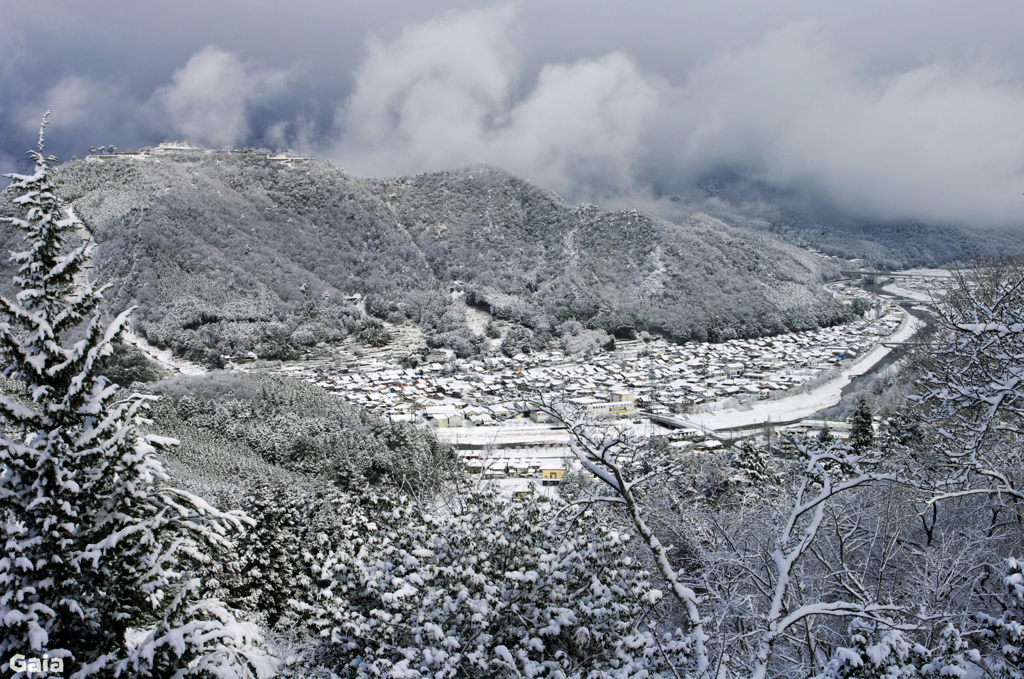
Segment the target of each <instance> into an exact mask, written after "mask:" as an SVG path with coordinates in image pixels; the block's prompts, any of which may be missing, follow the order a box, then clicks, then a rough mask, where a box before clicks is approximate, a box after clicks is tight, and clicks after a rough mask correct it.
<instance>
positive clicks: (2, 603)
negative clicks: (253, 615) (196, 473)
mask: <svg viewBox="0 0 1024 679" xmlns="http://www.w3.org/2000/svg"><path fill="white" fill-rule="evenodd" d="M44 127H45V121H44ZM42 151H43V134H42V129H41V130H40V136H39V147H38V150H37V151H32V152H31V153H30V155H31V157H32V158H33V160H35V163H36V166H35V172H34V173H33V174H31V175H9V176H10V177H11V178H12V179H13V180H14V184H13V185H12V188H11V190H12V191H13V192H15V193H16V196H17V197H16V198H15V199H14V202H15V203H16V204H17V205H18V206H20V207H21V208H22V209H23V211H24V212H23V216H22V217H19V218H13V219H10V220H9V221H10V223H11V224H12V225H13V226H14V227H15V228H17V229H19V230H21V231H22V232H23V233H24V240H25V242H26V246H27V247H26V249H25V250H23V251H21V252H16V253H14V254H13V255H12V259H13V261H14V262H15V264H16V265H17V266H18V275H17V276H16V277H15V279H14V283H15V286H16V287H17V288H18V289H19V291H18V293H17V295H16V297H15V299H13V300H10V299H7V298H3V297H0V308H2V316H0V318H2V319H3V320H2V321H0V348H2V351H3V357H4V359H5V361H6V362H7V364H8V365H7V370H6V373H7V374H8V375H9V376H12V377H14V378H16V379H17V380H18V381H19V382H20V384H21V385H22V387H23V389H22V393H21V396H20V397H18V396H16V395H14V394H9V395H0V521H2V525H3V531H4V536H3V540H4V542H3V547H2V551H0V659H2V660H3V662H4V663H5V664H4V665H2V666H0V667H2V668H3V669H4V670H7V669H9V668H8V665H7V663H9V661H10V659H11V658H12V656H14V655H15V654H21V655H24V656H28V657H37V658H39V657H44V654H45V655H46V656H48V657H49V658H51V659H59V660H60V661H61V665H63V668H64V670H65V671H68V670H70V671H71V675H70V676H74V677H87V676H171V675H172V674H173V675H174V676H180V677H184V676H211V675H215V676H218V677H266V676H270V675H271V674H272V673H273V671H274V667H275V665H276V661H275V660H274V659H273V658H272V657H270V656H269V655H268V654H267V652H266V650H265V648H264V647H263V646H262V642H261V640H260V636H259V633H258V630H257V629H256V627H255V626H253V625H251V624H248V623H240V622H238V621H237V620H236V619H235V618H234V616H233V615H232V613H231V612H230V611H229V610H227V608H225V607H224V606H223V605H221V604H220V602H218V601H216V600H212V599H203V598H201V597H199V596H198V590H199V587H200V582H199V581H198V579H196V578H195V577H194V569H195V568H196V566H197V565H198V564H200V563H202V562H203V561H204V560H205V559H206V557H205V551H206V550H205V545H208V544H211V543H221V544H225V543H227V536H228V534H229V533H230V532H231V531H233V530H235V529H237V528H239V527H241V525H242V522H243V518H242V517H240V516H236V515H233V514H225V513H222V512H220V511H218V510H216V509H214V508H213V507H211V506H210V505H208V504H207V503H205V502H204V501H203V500H202V499H200V498H198V497H195V496H193V495H190V494H189V493H186V492H183V491H179V490H175V489H173V488H169V487H166V486H165V482H166V481H167V476H166V474H165V473H164V472H163V469H162V468H161V465H160V464H159V463H158V462H157V461H156V460H155V458H154V457H153V456H154V453H155V452H156V450H157V449H158V448H159V447H161V446H165V445H168V444H171V443H173V441H171V440H168V439H162V438H160V437H158V436H147V435H143V434H142V433H140V431H139V429H138V426H139V424H140V423H141V422H142V421H143V414H144V411H145V409H146V407H147V397H145V396H142V395H139V394H132V395H130V396H124V395H123V394H121V395H119V394H118V391H117V385H111V384H109V383H108V382H107V380H106V378H104V377H102V376H100V375H98V374H97V370H96V368H97V364H98V362H99V361H100V359H101V358H102V357H103V356H105V355H108V354H109V353H110V351H111V343H112V342H113V341H114V340H115V339H117V337H118V335H119V333H120V332H121V330H122V328H123V326H124V324H125V322H126V320H127V318H128V314H129V313H130V311H131V310H128V311H125V312H123V313H121V314H120V315H119V316H118V317H117V318H115V319H114V320H113V321H112V322H110V323H109V324H107V323H104V322H103V321H102V319H101V316H100V314H99V313H97V311H96V310H97V307H98V305H99V304H100V302H101V300H102V295H101V292H102V291H101V290H96V289H94V288H93V287H92V285H91V284H90V282H89V280H88V278H87V276H86V272H85V270H86V266H87V264H88V262H89V260H90V256H91V249H92V246H91V243H90V242H89V240H88V239H86V241H85V242H82V243H80V244H76V241H78V240H79V238H78V237H77V236H76V234H75V231H76V229H77V228H78V227H80V226H81V224H80V223H79V222H77V220H75V219H74V218H70V217H69V218H65V217H62V210H61V208H60V206H59V205H58V202H57V198H56V196H55V193H54V190H53V185H52V181H51V175H50V173H51V169H50V164H51V163H52V162H53V161H54V158H52V157H50V156H46V155H44V154H43V152H42ZM73 333H78V336H79V337H80V339H78V340H77V341H72V340H71V339H70V337H71V336H72V335H73ZM52 664H53V663H52V662H51V664H50V665H51V667H52ZM65 676H67V675H65Z"/></svg>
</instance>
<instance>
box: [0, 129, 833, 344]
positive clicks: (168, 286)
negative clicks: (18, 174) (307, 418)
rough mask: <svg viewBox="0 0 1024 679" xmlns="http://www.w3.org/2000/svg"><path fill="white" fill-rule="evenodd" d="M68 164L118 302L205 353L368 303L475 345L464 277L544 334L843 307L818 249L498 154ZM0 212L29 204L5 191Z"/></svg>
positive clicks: (798, 321)
mask: <svg viewBox="0 0 1024 679" xmlns="http://www.w3.org/2000/svg"><path fill="white" fill-rule="evenodd" d="M56 181H57V186H58V191H59V192H60V194H61V198H62V199H63V200H64V201H65V202H66V203H67V204H68V205H71V206H73V207H74V210H75V212H76V213H77V215H78V216H79V217H80V218H81V219H82V220H83V221H84V222H85V224H86V226H87V227H88V228H89V230H90V232H91V233H92V234H93V237H94V239H95V240H96V242H97V244H98V246H99V247H98V250H97V255H96V263H95V271H94V273H95V275H96V277H97V278H98V279H99V280H100V281H101V282H104V283H109V284H110V285H111V288H110V290H109V291H108V293H107V294H108V300H109V304H110V305H111V306H112V307H116V308H124V307H127V306H130V305H137V306H138V307H139V308H138V311H137V312H136V316H135V325H136V330H137V331H138V332H139V334H140V335H142V336H144V337H146V338H147V339H148V340H149V341H150V342H152V343H154V344H156V345H158V346H162V347H170V348H172V349H174V350H175V351H176V352H177V353H179V354H183V355H187V356H189V357H190V358H193V359H197V360H202V361H204V362H207V363H209V364H216V363H217V361H218V360H219V357H220V356H221V355H222V354H228V355H238V354H242V353H245V352H250V351H251V352H254V353H256V354H258V355H259V356H261V357H267V358H281V357H290V356H293V355H295V354H297V353H298V352H300V351H302V350H303V348H304V347H309V346H313V345H316V344H318V343H321V342H326V343H332V342H336V341H339V340H341V339H343V338H344V337H345V336H347V335H350V334H353V333H357V334H361V333H363V332H364V331H366V328H367V325H368V324H370V325H372V319H369V318H367V315H366V314H364V313H363V310H364V309H365V311H366V312H368V313H369V315H371V316H376V317H378V318H381V319H385V320H388V321H391V322H393V323H409V322H411V323H416V324H419V325H421V326H422V327H423V328H424V329H425V330H426V331H427V333H428V342H429V343H432V344H433V345H434V346H449V347H452V348H454V349H456V351H457V352H459V353H463V354H466V353H472V352H474V351H475V350H477V349H478V348H479V346H480V338H479V337H478V336H477V335H475V334H474V333H473V332H471V331H470V330H469V329H468V327H467V325H466V321H465V310H464V307H460V306H459V305H458V304H456V303H454V302H453V299H452V294H453V293H456V294H460V295H462V296H463V297H464V298H465V300H466V301H467V303H469V304H471V305H473V306H475V307H477V308H480V309H484V310H487V311H488V312H490V313H491V314H492V315H493V316H494V317H495V318H497V319H503V320H506V321H510V322H514V323H518V324H522V325H524V326H526V327H528V328H530V329H532V330H533V332H534V333H535V334H536V335H537V336H538V337H537V343H538V344H543V343H545V342H549V341H556V340H557V339H558V337H559V336H560V335H564V334H565V333H566V332H569V331H571V329H572V328H567V327H566V324H567V323H570V324H572V323H576V324H581V325H584V326H587V327H590V328H595V329H600V330H603V331H606V332H609V333H615V332H621V331H628V332H632V331H633V330H636V331H640V330H647V331H650V332H656V333H661V334H664V335H667V336H669V337H670V338H673V339H676V340H680V341H682V340H712V341H718V340H724V339H729V338H731V337H742V336H757V335H765V334H774V333H778V332H783V331H786V330H799V329H805V328H811V327H816V326H818V325H823V324H831V323H836V322H840V321H842V320H843V319H845V318H847V317H849V314H850V311H849V310H848V309H846V308H845V307H843V306H842V305H841V304H839V303H838V302H837V301H836V300H834V299H833V298H832V297H831V296H830V295H828V294H827V293H826V292H824V291H823V290H822V289H821V282H822V281H823V279H824V278H826V277H830V276H834V275H835V271H834V269H835V268H837V267H835V266H834V265H833V264H830V263H829V262H827V261H826V260H823V259H821V258H818V257H816V256H814V255H812V254H810V253H808V252H806V251H803V250H799V249H798V248H795V247H793V246H790V245H786V244H783V243H780V242H777V241H775V240H773V239H771V238H770V237H767V236H764V235H761V234H756V233H753V232H748V231H743V230H740V229H735V228H733V227H730V226H728V225H727V224H725V223H723V222H721V221H719V220H717V219H714V218H712V217H709V216H706V215H693V216H691V217H690V218H689V219H688V220H687V221H686V222H685V223H682V224H677V223H672V222H669V221H667V220H663V219H659V218H656V217H652V216H649V215H646V214H643V213H641V212H638V211H636V210H623V211H617V212H609V211H606V210H602V209H600V208H597V207H595V206H592V205H580V206H570V205H567V204H566V203H564V201H562V200H561V199H560V198H559V197H558V196H557V195H555V194H553V193H551V192H550V191H545V190H544V189H541V188H538V187H536V186H534V185H532V184H530V183H529V182H527V181H525V180H523V179H520V178H518V177H515V176H513V175H511V174H509V173H507V172H504V171H502V170H499V169H496V168H492V167H488V166H471V167H467V168H463V169H460V170H456V171H452V172H440V173H432V174H421V175H416V176H414V177H401V178H391V179H360V178H357V177H354V176H352V175H349V174H347V173H345V172H344V171H343V170H339V169H337V168H335V167H333V166H331V165H330V164H328V163H324V162H321V161H317V160H313V159H303V158H290V157H287V156H280V155H272V154H269V153H259V152H252V151H249V152H239V151H212V150H208V149H198V148H195V147H185V148H181V147H177V148H175V147H166V146H165V147H158V148H156V149H150V150H146V151H143V152H138V153H133V154H118V155H110V156H94V157H90V158H87V159H85V160H73V161H71V162H68V163H65V164H64V165H62V166H60V167H59V168H58V169H57V171H56ZM0 211H2V212H3V213H4V214H5V215H7V214H14V213H16V211H15V210H13V206H11V205H10V196H9V194H8V193H6V192H5V193H4V194H3V197H2V200H0ZM5 238H6V239H9V238H10V234H5ZM6 244H7V245H8V248H9V249H16V248H17V244H15V243H11V242H8V243H6ZM356 295H358V296H360V299H361V300H362V301H363V305H362V306H357V305H356V304H354V301H355V300H354V297H355V296H356Z"/></svg>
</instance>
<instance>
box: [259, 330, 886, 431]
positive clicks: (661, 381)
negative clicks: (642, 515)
mask: <svg viewBox="0 0 1024 679" xmlns="http://www.w3.org/2000/svg"><path fill="white" fill-rule="evenodd" d="M900 320H901V316H900V315H899V314H895V313H894V314H888V315H885V316H883V317H882V318H879V319H870V320H860V321H855V322H852V323H848V324H846V325H843V326H837V327H833V328H821V329H817V330H813V331H806V332H797V333H789V334H785V335H779V336H776V337H771V338H763V339H751V340H732V341H729V342H724V343H721V344H708V343H699V344H698V343H689V344H671V343H668V342H665V341H664V340H660V339H658V340H654V341H651V342H649V343H644V342H642V341H639V340H637V341H634V342H625V343H620V344H619V347H618V350H617V351H613V352H606V353H602V354H598V355H596V356H594V357H593V358H591V359H590V360H587V361H586V362H581V361H579V360H573V359H572V358H571V357H567V356H565V355H563V354H562V353H560V352H545V351H542V352H536V353H533V354H530V355H528V356H523V355H520V356H516V357H515V358H510V357H507V356H492V357H485V358H478V359H469V360H464V359H451V358H450V357H442V356H437V357H435V358H436V360H435V362H432V363H427V364H424V365H420V366H418V367H415V368H403V367H401V366H400V365H399V364H398V363H397V362H396V361H394V360H391V359H389V358H388V357H386V356H384V357H379V358H370V359H366V358H363V359H359V358H355V357H352V360H348V361H341V360H337V361H321V362H309V361H306V362H300V363H294V364H284V365H282V366H280V367H279V368H276V369H275V370H277V371H279V372H283V373H286V374H290V375H293V376H295V377H301V378H304V379H307V380H309V381H310V382H313V383H315V384H317V385H319V386H321V387H322V388H324V389H327V390H329V391H332V392H334V393H336V394H338V396H339V397H341V398H344V399H346V400H347V401H350V402H352V403H353V404H357V405H360V406H362V407H365V408H367V409H369V410H372V411H376V412H378V413H380V414H382V415H386V416H388V417H390V418H392V419H395V420H405V421H410V422H416V423H422V424H428V425H431V426H435V427H439V428H448V427H466V426H481V425H491V424H495V423H496V422H498V421H501V420H503V419H506V418H508V417H510V416H514V415H515V414H516V413H514V412H512V411H511V410H510V406H509V404H511V403H514V402H516V401H518V400H520V399H522V398H523V397H524V396H525V395H541V396H542V397H544V398H546V399H551V400H558V401H561V402H570V403H572V404H574V405H576V406H578V407H580V408H581V409H583V410H584V411H585V412H586V413H587V414H588V415H602V414H607V415H617V416H629V414H630V413H632V412H633V411H634V410H635V409H636V408H644V409H646V410H649V411H651V412H655V413H657V412H669V411H671V412H687V411H688V410H691V409H693V408H694V407H697V406H700V405H702V404H713V403H716V402H720V401H723V400H725V399H729V398H736V399H738V400H739V401H741V402H742V401H743V400H756V399H765V398H772V396H773V395H780V396H781V395H784V394H785V393H787V392H789V391H791V390H793V389H795V388H799V387H800V386H801V385H803V384H805V383H807V382H808V381H810V380H813V379H814V378H816V377H819V376H821V375H822V374H823V373H826V372H827V371H829V370H832V369H835V368H839V367H841V366H842V365H844V363H845V362H849V361H852V360H855V359H856V358H857V357H858V356H861V355H863V354H864V353H866V352H867V351H868V350H869V349H870V348H871V347H872V346H873V345H874V344H875V343H876V342H877V341H878V340H879V337H880V336H887V335H889V334H891V333H892V332H894V331H895V330H896V328H897V326H898V325H899V323H900Z"/></svg>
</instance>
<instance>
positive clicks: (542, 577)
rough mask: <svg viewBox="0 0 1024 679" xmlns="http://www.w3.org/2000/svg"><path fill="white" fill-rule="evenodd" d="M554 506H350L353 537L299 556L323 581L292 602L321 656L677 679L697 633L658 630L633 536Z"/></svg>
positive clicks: (425, 667)
mask: <svg viewBox="0 0 1024 679" xmlns="http://www.w3.org/2000/svg"><path fill="white" fill-rule="evenodd" d="M562 508H564V505H563V507H562ZM557 513H558V508H557V507H555V506H554V505H553V504H551V503H549V501H548V500H547V499H546V498H542V497H539V496H536V495H532V496H531V497H529V498H527V499H526V500H525V501H515V502H512V503H507V502H505V501H503V500H501V499H500V498H498V497H496V496H494V495H492V494H487V493H476V494H473V495H471V496H470V497H468V498H466V500H465V503H464V505H463V506H462V507H460V508H457V509H455V510H454V511H446V512H445V513H444V514H443V515H441V514H436V515H431V514H421V513H419V511H418V510H417V508H416V506H415V505H414V504H413V503H411V502H408V501H405V500H404V499H402V500H399V501H398V502H392V501H388V500H380V499H371V500H366V501H364V502H363V503H362V504H361V505H360V506H353V507H352V511H351V514H350V525H351V532H350V533H349V534H348V535H347V537H346V538H345V542H346V544H337V545H327V544H322V549H320V550H319V551H317V552H316V553H315V554H313V553H309V552H307V553H306V554H305V555H304V558H306V559H307V560H308V561H311V562H312V564H313V571H314V573H316V574H317V575H318V577H319V579H320V583H319V584H320V588H314V591H315V597H314V599H313V600H312V601H308V602H294V604H295V606H296V607H297V608H298V609H299V610H300V611H301V612H302V614H303V615H304V616H305V617H306V620H307V622H308V624H310V625H312V626H313V627H314V628H317V629H319V630H320V634H321V636H322V638H323V639H324V644H323V645H322V646H321V648H320V650H319V655H318V656H317V658H316V661H317V663H316V664H319V665H321V666H322V667H325V668H327V669H329V670H330V671H332V672H334V673H335V674H337V675H338V676H342V677H394V678H396V679H398V678H410V677H421V676H423V677H426V676H431V677H455V676H462V677H504V676H526V677H594V678H597V677H623V678H624V677H633V676H641V677H642V676H648V677H658V676H673V674H674V671H675V670H674V669H673V668H676V669H679V668H681V667H682V666H684V665H686V664H687V660H688V656H689V654H690V651H691V649H690V643H689V639H688V637H686V636H684V635H683V634H682V633H681V632H680V631H679V630H671V629H663V628H662V626H661V624H660V621H661V619H662V616H663V615H664V612H663V610H662V601H661V600H662V593H661V592H660V591H658V590H657V589H654V588H653V587H652V585H651V582H650V581H649V579H648V573H646V572H645V571H644V570H643V569H642V568H641V567H640V566H639V565H638V564H637V563H636V562H634V561H633V560H632V559H631V558H630V557H629V556H628V555H627V552H626V549H625V545H626V543H627V541H628V540H629V536H628V535H627V534H624V533H621V532H617V531H615V530H612V529H611V528H609V527H608V526H606V525H604V524H603V523H602V522H600V521H598V520H597V517H596V516H595V515H593V514H591V513H588V514H587V515H586V516H585V517H580V520H579V521H575V522H573V523H572V525H569V526H565V525H564V524H559V523H558V522H557V521H554V519H555V518H556V514H557ZM554 526H560V528H559V530H555V529H554V528H553V527H554Z"/></svg>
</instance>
